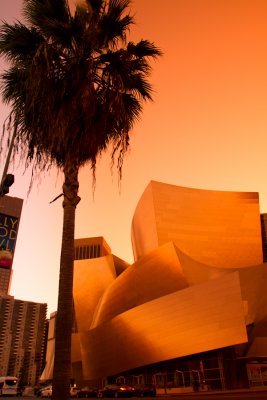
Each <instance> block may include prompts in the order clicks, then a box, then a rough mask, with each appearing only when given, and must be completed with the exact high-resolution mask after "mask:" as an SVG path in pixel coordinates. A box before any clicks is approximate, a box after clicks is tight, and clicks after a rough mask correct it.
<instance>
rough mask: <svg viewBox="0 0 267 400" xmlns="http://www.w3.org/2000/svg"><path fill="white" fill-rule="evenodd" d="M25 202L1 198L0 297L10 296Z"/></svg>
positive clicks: (14, 198)
mask: <svg viewBox="0 0 267 400" xmlns="http://www.w3.org/2000/svg"><path fill="white" fill-rule="evenodd" d="M22 204H23V200H22V199H19V198H17V197H10V196H2V197H0V296H1V295H7V294H9V289H10V284H11V278H12V262H13V257H14V252H15V246H16V239H17V234H18V228H19V221H20V215H21V210H22Z"/></svg>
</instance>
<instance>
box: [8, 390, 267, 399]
mask: <svg viewBox="0 0 267 400" xmlns="http://www.w3.org/2000/svg"><path fill="white" fill-rule="evenodd" d="M13 399H18V400H35V399H40V398H39V397H32V396H30V397H29V396H27V397H15V398H13ZM132 399H133V400H137V399H139V398H135V397H134V398H132ZM224 399H225V400H267V391H256V392H255V391H251V392H215V393H211V392H208V393H188V394H177V395H172V396H170V395H166V396H157V397H146V400H224ZM1 400H10V397H1ZM80 400H83V399H80ZM92 400H94V399H93V398H92ZM109 400H112V399H109ZM116 400H117V399H116ZM121 400H129V398H127V399H126V398H121ZM139 400H140V399H139Z"/></svg>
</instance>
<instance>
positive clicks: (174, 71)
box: [0, 0, 267, 312]
mask: <svg viewBox="0 0 267 400" xmlns="http://www.w3.org/2000/svg"><path fill="white" fill-rule="evenodd" d="M21 4H22V0H10V1H9V2H7V1H5V2H4V1H2V2H1V4H0V18H1V19H7V20H8V21H11V20H12V16H15V17H19V16H20V10H21ZM163 5H164V6H166V7H165V8H164V7H163ZM132 11H133V12H134V13H135V16H136V26H135V27H134V29H133V31H132V34H131V39H132V40H139V39H141V38H145V39H149V40H151V41H154V42H155V43H156V44H157V45H158V46H159V47H160V48H161V49H162V50H163V52H164V56H163V57H162V58H161V59H160V60H159V61H157V62H156V63H154V62H153V70H154V72H153V75H152V78H151V79H152V81H153V83H154V89H155V95H154V103H151V104H147V105H146V106H145V108H144V113H143V118H142V121H140V122H139V123H138V124H137V125H136V128H135V129H134V132H133V133H132V142H131V151H130V152H129V155H128V156H127V157H126V159H125V164H124V170H123V180H122V187H121V193H119V190H118V186H117V176H116V173H114V175H113V177H111V175H110V171H109V160H108V158H107V157H103V158H102V161H101V163H100V164H99V168H98V170H97V187H96V192H95V198H94V200H93V199H92V194H91V177H90V171H89V170H88V169H87V170H83V171H81V174H80V195H81V197H82V201H81V203H80V204H79V205H78V208H77V220H76V237H77V238H79V237H90V236H104V237H105V239H106V241H107V242H108V243H109V245H110V246H111V249H112V251H113V253H114V254H115V255H117V256H119V257H121V258H123V259H125V260H126V261H129V262H132V260H133V257H132V250H131V240H130V229H131V220H132V216H133V213H134V209H135V207H136V205H137V202H138V200H139V198H140V196H141V194H142V193H143V191H144V189H145V187H146V185H147V184H148V183H149V181H150V180H158V181H162V182H166V183H172V184H175V185H180V186H187V187H194V188H204V189H215V190H234V191H256V192H259V195H260V207H261V211H262V212H267V179H266V174H267V157H266V154H267V138H266V129H267V112H266V111H267V45H266V43H267V24H266V21H267V1H266V0H216V1H215V0H169V1H166V2H165V3H162V2H158V1H155V0H133V2H132ZM6 115H7V108H3V107H1V113H0V122H2V121H3V119H4V117H5V116H6ZM21 171H22V170H19V171H17V170H15V179H16V182H15V184H14V185H13V187H12V189H11V190H10V195H12V196H17V197H21V198H24V199H25V204H24V208H23V215H22V219H21V225H20V231H19V236H18V241H17V248H16V254H15V260H14V264H13V268H14V275H13V283H12V287H11V294H12V295H14V296H15V297H16V298H20V299H25V300H33V301H40V302H48V305H49V312H52V311H54V310H55V309H56V306H57V288H58V270H59V256H60V245H61V243H60V242H61V228H62V209H61V200H58V201H57V202H56V203H53V204H51V205H49V201H50V200H52V199H53V198H54V197H55V196H57V195H58V194H59V193H61V188H60V185H61V183H62V180H61V176H60V175H59V176H57V175H56V173H55V172H54V171H52V172H51V174H50V176H47V177H45V178H43V179H42V180H41V181H40V183H39V184H38V183H37V184H36V185H35V188H34V190H33V191H32V193H31V194H30V196H29V197H28V198H27V189H28V185H29V174H28V173H27V174H25V175H22V173H21Z"/></svg>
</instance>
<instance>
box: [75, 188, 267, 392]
mask: <svg viewBox="0 0 267 400" xmlns="http://www.w3.org/2000/svg"><path fill="white" fill-rule="evenodd" d="M132 243H133V250H134V256H135V262H134V264H132V265H127V264H126V263H124V262H123V261H122V260H120V259H119V258H117V257H115V256H113V255H112V254H109V255H106V256H103V257H98V258H93V259H86V260H77V261H75V279H74V303H75V314H76V323H77V328H78V333H77V334H76V335H75V341H76V342H75V343H76V346H73V362H74V364H75V363H79V362H81V365H82V374H83V379H84V380H94V379H98V378H103V377H107V376H116V375H120V374H124V375H125V374H126V375H127V373H128V372H129V373H133V371H138V373H140V371H142V368H143V369H146V368H148V366H149V365H153V366H154V369H153V371H154V373H155V371H156V372H157V370H156V367H155V366H156V365H161V366H162V365H163V364H162V363H164V362H170V360H179V359H181V358H184V357H193V356H194V355H198V354H204V353H207V352H211V351H217V350H218V349H226V348H227V349H237V350H236V352H235V357H236V358H237V355H239V356H242V359H246V360H247V364H249V360H251V359H252V358H253V357H254V358H255V357H256V359H257V360H258V358H259V357H260V358H261V359H262V358H264V357H266V360H267V337H266V336H265V332H266V327H267V326H266V322H265V321H266V320H267V291H266V289H265V282H266V281H267V268H266V267H267V264H264V263H263V259H262V237H261V223H260V211H259V199H258V194H257V193H239V192H222V191H209V190H198V189H188V188H183V187H177V186H174V185H168V184H165V183H159V182H151V183H150V184H149V185H148V186H147V188H146V189H145V191H144V193H143V195H142V197H141V199H140V201H139V203H138V205H137V208H136V211H135V214H134V216H133V222H132ZM251 330H253V334H251V332H252V331H251ZM75 349H76V350H75ZM201 362H202V361H201ZM200 365H202V367H199V371H200V372H198V376H200V375H199V374H200V373H201V376H203V377H204V376H205V368H204V369H203V362H202V364H200ZM176 370H177V369H176ZM194 370H196V368H195V369H194ZM127 371H128V372H127ZM131 371H132V372H131ZM211 386H212V385H211Z"/></svg>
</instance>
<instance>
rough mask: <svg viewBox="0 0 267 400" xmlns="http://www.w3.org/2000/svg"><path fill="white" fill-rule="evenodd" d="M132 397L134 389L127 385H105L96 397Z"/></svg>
mask: <svg viewBox="0 0 267 400" xmlns="http://www.w3.org/2000/svg"><path fill="white" fill-rule="evenodd" d="M131 396H134V389H133V388H132V387H131V386H127V385H117V384H113V385H106V386H105V387H104V388H103V389H100V390H99V391H98V397H100V398H102V397H131Z"/></svg>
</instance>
